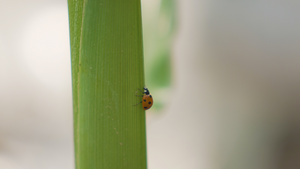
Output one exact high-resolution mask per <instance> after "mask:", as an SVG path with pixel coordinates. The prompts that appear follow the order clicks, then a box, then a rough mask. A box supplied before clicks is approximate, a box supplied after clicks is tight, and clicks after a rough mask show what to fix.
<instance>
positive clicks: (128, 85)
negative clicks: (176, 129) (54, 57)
mask: <svg viewBox="0 0 300 169" xmlns="http://www.w3.org/2000/svg"><path fill="white" fill-rule="evenodd" d="M68 7H69V22H70V41H71V62H72V80H73V82H72V83H73V111H74V137H75V138H74V141H75V161H76V168H77V169H146V168H147V160H146V128H145V111H144V110H143V108H142V106H141V105H137V106H134V105H135V104H136V103H138V102H140V98H138V97H136V96H135V92H136V91H138V88H139V89H142V88H143V87H144V63H143V41H142V23H141V4H140V0H126V1H124V0H68Z"/></svg>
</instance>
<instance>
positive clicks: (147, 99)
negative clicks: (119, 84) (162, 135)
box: [136, 87, 153, 110]
mask: <svg viewBox="0 0 300 169" xmlns="http://www.w3.org/2000/svg"><path fill="white" fill-rule="evenodd" d="M140 91H141V90H140ZM141 92H142V91H141ZM143 94H144V95H136V96H140V97H143V100H142V101H141V102H140V103H142V105H143V109H144V110H148V109H150V108H151V107H152V105H153V98H152V95H151V94H150V92H149V90H148V88H146V87H144V92H143ZM138 104H139V103H138Z"/></svg>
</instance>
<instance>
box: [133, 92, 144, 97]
mask: <svg viewBox="0 0 300 169" xmlns="http://www.w3.org/2000/svg"><path fill="white" fill-rule="evenodd" d="M137 92H138V91H136V92H135V96H137V97H143V95H137ZM143 94H144V93H143Z"/></svg>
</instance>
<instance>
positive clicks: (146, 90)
mask: <svg viewBox="0 0 300 169" xmlns="http://www.w3.org/2000/svg"><path fill="white" fill-rule="evenodd" d="M144 93H145V95H149V94H150V92H149V90H148V88H146V87H144Z"/></svg>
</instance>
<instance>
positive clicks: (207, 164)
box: [0, 0, 300, 169]
mask: <svg viewBox="0 0 300 169" xmlns="http://www.w3.org/2000/svg"><path fill="white" fill-rule="evenodd" d="M299 9H300V2H298V1H296V0H289V1H282V0H274V1H272V2H270V1H266V0H259V1H230V0H225V1H224V0H184V1H183V0H178V1H172V0H151V1H147V0H142V10H143V11H142V12H143V29H144V30H143V33H144V52H145V63H147V64H145V67H146V85H147V87H149V89H150V91H151V93H152V94H153V95H154V96H155V99H156V100H157V101H156V102H155V107H153V109H151V110H150V111H147V145H148V150H147V151H148V167H149V169H169V168H172V169H299V168H300V114H299V110H300V105H299V101H300V75H299V72H300V47H299V44H300V31H299V30H300V24H299V22H298V21H299V19H300V11H299ZM0 21H1V22H0V79H1V81H0V82H1V83H0V168H5V169H53V168H55V169H73V168H74V160H73V156H74V154H73V136H72V133H73V130H72V92H71V71H70V70H71V68H70V48H69V32H68V9H67V2H66V1H62V0H27V1H21V0H14V1H5V0H0Z"/></svg>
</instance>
